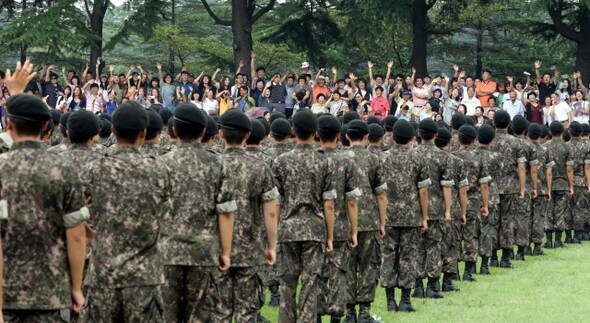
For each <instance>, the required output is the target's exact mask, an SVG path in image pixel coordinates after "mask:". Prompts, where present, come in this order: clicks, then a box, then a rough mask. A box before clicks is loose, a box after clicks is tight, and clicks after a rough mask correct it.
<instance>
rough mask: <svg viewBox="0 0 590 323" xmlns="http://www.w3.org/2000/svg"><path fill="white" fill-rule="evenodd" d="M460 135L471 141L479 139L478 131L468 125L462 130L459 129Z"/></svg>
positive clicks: (462, 127)
mask: <svg viewBox="0 0 590 323" xmlns="http://www.w3.org/2000/svg"><path fill="white" fill-rule="evenodd" d="M459 134H461V135H463V136H466V137H468V138H471V139H475V138H477V130H475V128H474V127H472V126H468V125H465V126H461V128H459Z"/></svg>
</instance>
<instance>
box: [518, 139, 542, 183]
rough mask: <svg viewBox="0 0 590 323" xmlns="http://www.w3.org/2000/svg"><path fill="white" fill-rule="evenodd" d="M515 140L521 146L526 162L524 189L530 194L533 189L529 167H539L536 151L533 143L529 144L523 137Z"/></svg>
mask: <svg viewBox="0 0 590 323" xmlns="http://www.w3.org/2000/svg"><path fill="white" fill-rule="evenodd" d="M516 139H518V140H520V142H521V145H522V151H523V153H524V156H525V158H526V160H527V177H526V188H527V192H530V191H531V190H532V189H533V178H532V176H530V174H531V167H533V166H539V158H538V156H537V149H536V148H535V145H533V143H532V142H530V141H529V140H528V139H526V138H525V137H521V136H517V137H516ZM537 168H538V167H537ZM537 189H538V188H537Z"/></svg>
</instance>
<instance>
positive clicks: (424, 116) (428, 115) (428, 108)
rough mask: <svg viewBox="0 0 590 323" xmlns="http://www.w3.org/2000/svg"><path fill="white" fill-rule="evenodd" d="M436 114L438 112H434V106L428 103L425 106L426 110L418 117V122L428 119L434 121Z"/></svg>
mask: <svg viewBox="0 0 590 323" xmlns="http://www.w3.org/2000/svg"><path fill="white" fill-rule="evenodd" d="M436 114H437V113H436V112H434V111H432V105H431V104H430V102H426V104H424V109H422V110H421V111H420V114H419V115H418V116H417V117H416V122H420V121H422V120H424V119H427V118H430V119H432V120H434V119H435V117H436Z"/></svg>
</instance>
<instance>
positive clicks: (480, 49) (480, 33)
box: [474, 21, 483, 77]
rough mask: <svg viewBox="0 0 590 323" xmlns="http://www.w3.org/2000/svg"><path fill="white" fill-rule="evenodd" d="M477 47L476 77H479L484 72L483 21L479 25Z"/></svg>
mask: <svg viewBox="0 0 590 323" xmlns="http://www.w3.org/2000/svg"><path fill="white" fill-rule="evenodd" d="M475 38H476V45H475V75H474V76H475V77H479V76H480V75H481V72H482V71H483V62H482V56H483V26H482V23H481V21H479V22H478V23H477V35H476V37H475Z"/></svg>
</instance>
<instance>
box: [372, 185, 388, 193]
mask: <svg viewBox="0 0 590 323" xmlns="http://www.w3.org/2000/svg"><path fill="white" fill-rule="evenodd" d="M385 191H387V183H383V185H381V186H379V187H375V188H374V189H373V192H374V193H375V195H379V194H381V193H383V192H385Z"/></svg>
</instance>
